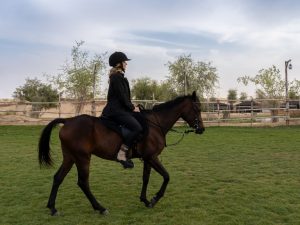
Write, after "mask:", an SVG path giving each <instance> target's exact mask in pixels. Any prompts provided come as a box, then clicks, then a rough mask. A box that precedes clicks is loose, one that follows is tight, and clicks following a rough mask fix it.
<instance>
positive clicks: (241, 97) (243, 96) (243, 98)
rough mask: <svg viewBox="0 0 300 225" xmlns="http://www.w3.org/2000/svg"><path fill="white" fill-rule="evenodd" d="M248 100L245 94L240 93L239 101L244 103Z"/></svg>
mask: <svg viewBox="0 0 300 225" xmlns="http://www.w3.org/2000/svg"><path fill="white" fill-rule="evenodd" d="M247 98H248V95H247V93H246V92H241V93H240V100H241V101H245V100H246V99H247Z"/></svg>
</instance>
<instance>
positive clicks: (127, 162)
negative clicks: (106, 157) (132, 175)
mask: <svg viewBox="0 0 300 225" xmlns="http://www.w3.org/2000/svg"><path fill="white" fill-rule="evenodd" d="M119 151H123V152H124V154H125V158H126V160H119V159H117V162H119V163H121V164H122V166H123V167H124V169H127V168H130V169H131V168H133V167H134V164H133V162H132V160H131V159H129V158H128V151H129V149H128V147H127V146H126V145H125V144H122V145H121V147H120V150H119Z"/></svg>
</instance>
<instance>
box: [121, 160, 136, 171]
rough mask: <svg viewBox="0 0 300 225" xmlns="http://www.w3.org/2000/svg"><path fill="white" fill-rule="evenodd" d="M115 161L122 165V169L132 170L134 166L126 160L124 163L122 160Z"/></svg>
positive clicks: (130, 161)
mask: <svg viewBox="0 0 300 225" xmlns="http://www.w3.org/2000/svg"><path fill="white" fill-rule="evenodd" d="M117 161H118V162H119V163H121V164H122V166H123V168H124V169H132V168H134V164H133V162H132V160H131V159H127V160H126V161H124V160H117Z"/></svg>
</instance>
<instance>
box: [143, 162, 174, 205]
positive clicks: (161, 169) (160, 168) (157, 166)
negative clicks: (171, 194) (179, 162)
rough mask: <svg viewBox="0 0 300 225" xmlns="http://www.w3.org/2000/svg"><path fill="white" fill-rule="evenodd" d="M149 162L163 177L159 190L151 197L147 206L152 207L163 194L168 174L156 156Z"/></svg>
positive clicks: (168, 178) (167, 181) (168, 177)
mask: <svg viewBox="0 0 300 225" xmlns="http://www.w3.org/2000/svg"><path fill="white" fill-rule="evenodd" d="M149 163H150V165H151V167H152V168H153V169H155V171H156V172H158V173H159V174H160V175H161V176H162V177H163V178H164V182H163V184H162V185H161V187H160V189H159V191H158V192H157V193H156V195H155V196H154V197H153V198H152V199H151V202H150V204H149V206H148V207H150V208H152V207H154V205H155V204H156V203H157V202H158V201H159V199H161V198H162V197H163V196H164V193H165V191H166V188H167V185H168V183H169V180H170V176H169V173H168V172H167V170H166V169H165V168H164V167H163V165H162V164H161V162H160V161H159V160H158V158H154V159H151V160H150V161H149Z"/></svg>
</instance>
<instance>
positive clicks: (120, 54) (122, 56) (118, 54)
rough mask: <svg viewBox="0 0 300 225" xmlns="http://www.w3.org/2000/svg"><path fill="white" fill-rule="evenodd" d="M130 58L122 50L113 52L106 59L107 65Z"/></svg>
mask: <svg viewBox="0 0 300 225" xmlns="http://www.w3.org/2000/svg"><path fill="white" fill-rule="evenodd" d="M129 60H130V59H128V58H127V56H126V55H125V54H124V53H123V52H114V53H113V54H111V56H110V57H109V59H108V62H109V65H110V66H112V67H115V66H116V65H117V64H118V63H121V62H124V61H129Z"/></svg>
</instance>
